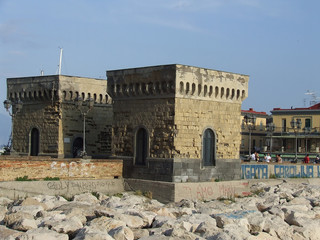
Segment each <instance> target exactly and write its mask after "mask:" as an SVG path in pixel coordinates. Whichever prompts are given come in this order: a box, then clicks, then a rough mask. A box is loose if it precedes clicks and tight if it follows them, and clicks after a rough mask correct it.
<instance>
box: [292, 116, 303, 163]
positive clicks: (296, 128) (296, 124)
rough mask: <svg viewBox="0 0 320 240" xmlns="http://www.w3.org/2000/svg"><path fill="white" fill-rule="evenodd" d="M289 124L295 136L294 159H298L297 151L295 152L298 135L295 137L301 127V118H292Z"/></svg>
mask: <svg viewBox="0 0 320 240" xmlns="http://www.w3.org/2000/svg"><path fill="white" fill-rule="evenodd" d="M290 125H291V128H292V129H293V131H294V134H295V136H296V155H295V161H297V160H298V157H297V155H298V153H297V148H298V137H297V134H298V131H299V130H300V129H301V125H302V122H301V119H297V120H296V121H295V120H294V118H292V120H291V122H290Z"/></svg>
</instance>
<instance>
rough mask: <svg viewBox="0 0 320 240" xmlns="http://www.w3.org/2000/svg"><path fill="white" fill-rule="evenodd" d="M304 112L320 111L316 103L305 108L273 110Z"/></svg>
mask: <svg viewBox="0 0 320 240" xmlns="http://www.w3.org/2000/svg"><path fill="white" fill-rule="evenodd" d="M305 110H320V103H317V104H315V105H312V106H310V107H307V108H293V107H291V108H287V109H285V108H274V109H273V111H305Z"/></svg>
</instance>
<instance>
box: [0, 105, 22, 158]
mask: <svg viewBox="0 0 320 240" xmlns="http://www.w3.org/2000/svg"><path fill="white" fill-rule="evenodd" d="M3 106H4V108H5V109H6V110H7V112H8V113H9V115H10V116H11V121H12V124H11V136H10V139H9V144H10V146H9V149H10V155H12V154H14V153H15V151H14V149H13V143H12V142H13V141H12V140H13V125H14V118H15V116H16V115H17V114H18V113H19V112H20V111H21V109H22V106H23V103H22V101H20V99H18V100H17V101H16V102H14V103H12V102H11V101H10V100H9V99H6V100H4V102H3ZM11 107H12V109H11V112H10V108H11Z"/></svg>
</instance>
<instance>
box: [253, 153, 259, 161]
mask: <svg viewBox="0 0 320 240" xmlns="http://www.w3.org/2000/svg"><path fill="white" fill-rule="evenodd" d="M254 156H255V159H256V161H257V162H259V159H260V157H259V153H257V152H254Z"/></svg>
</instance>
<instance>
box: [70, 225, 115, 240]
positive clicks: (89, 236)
mask: <svg viewBox="0 0 320 240" xmlns="http://www.w3.org/2000/svg"><path fill="white" fill-rule="evenodd" d="M73 240H114V238H113V237H111V236H110V235H109V234H108V233H107V232H103V231H99V230H98V229H93V228H91V227H88V226H86V227H84V228H82V229H80V230H79V232H78V233H77V235H76V236H75V238H73Z"/></svg>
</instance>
